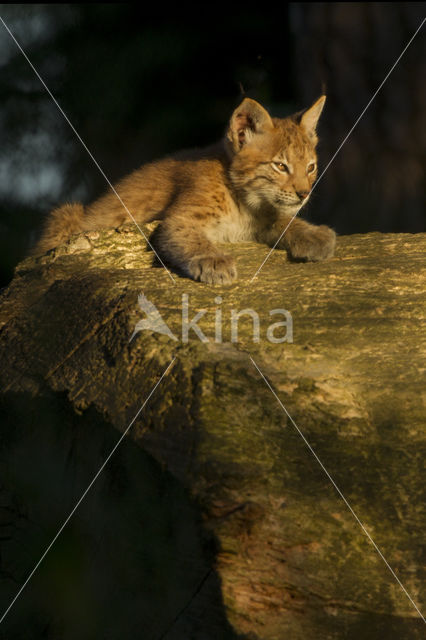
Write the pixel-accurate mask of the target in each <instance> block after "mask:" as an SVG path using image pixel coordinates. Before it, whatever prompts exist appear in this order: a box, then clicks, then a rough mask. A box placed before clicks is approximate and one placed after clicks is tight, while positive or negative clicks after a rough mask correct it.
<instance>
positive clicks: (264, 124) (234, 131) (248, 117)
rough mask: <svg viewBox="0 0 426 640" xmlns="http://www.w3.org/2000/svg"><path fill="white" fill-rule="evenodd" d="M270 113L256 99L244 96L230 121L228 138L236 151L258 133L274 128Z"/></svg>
mask: <svg viewBox="0 0 426 640" xmlns="http://www.w3.org/2000/svg"><path fill="white" fill-rule="evenodd" d="M273 126H274V125H273V122H272V119H271V116H270V115H269V113H268V112H267V111H266V109H264V108H263V107H262V106H261V105H260V104H259V103H258V102H256V100H252V99H251V98H244V100H243V101H242V103H241V104H240V106H239V107H238V108H237V109H235V111H234V113H233V114H232V117H231V121H230V123H229V129H228V132H227V136H226V137H227V138H228V140H230V142H231V144H232V147H233V149H234V151H239V150H240V149H241V147H242V146H243V145H245V144H246V143H247V142H249V141H250V140H251V139H252V138H253V136H254V135H255V134H256V133H263V132H264V131H267V130H268V129H272V128H273Z"/></svg>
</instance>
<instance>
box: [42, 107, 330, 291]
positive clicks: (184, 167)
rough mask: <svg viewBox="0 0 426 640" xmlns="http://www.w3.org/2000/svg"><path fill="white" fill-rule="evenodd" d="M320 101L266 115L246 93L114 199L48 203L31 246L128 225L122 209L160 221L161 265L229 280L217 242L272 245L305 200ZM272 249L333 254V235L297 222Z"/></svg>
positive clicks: (231, 271) (122, 185) (228, 262)
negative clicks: (219, 137) (213, 131)
mask: <svg viewBox="0 0 426 640" xmlns="http://www.w3.org/2000/svg"><path fill="white" fill-rule="evenodd" d="M324 101H325V96H322V97H321V98H320V99H319V100H317V102H316V103H314V104H313V105H312V107H310V108H309V109H307V110H306V111H305V112H301V113H299V114H295V115H294V116H290V117H288V118H284V119H279V118H273V119H272V118H271V117H270V116H269V114H268V112H267V111H266V110H265V109H264V108H263V107H262V106H261V105H260V104H258V103H257V102H255V101H254V100H250V99H248V98H246V99H245V100H244V101H243V102H242V104H241V105H240V106H239V107H238V108H237V109H236V110H235V111H234V113H233V115H232V117H231V120H230V123H229V128H228V130H227V133H226V136H225V139H224V140H223V141H221V142H220V143H218V144H216V145H212V146H210V147H208V148H206V149H202V150H195V151H186V152H181V153H179V154H176V155H175V156H173V157H170V158H166V159H164V160H160V161H158V162H153V163H151V164H148V165H145V166H143V167H141V168H140V169H138V170H137V171H135V172H133V173H132V174H130V175H129V176H127V177H126V178H124V180H122V181H121V182H119V183H118V185H117V186H116V187H115V188H116V191H117V193H118V194H119V196H120V198H121V200H122V202H121V201H120V199H119V198H117V196H116V195H115V194H114V193H113V192H112V191H111V192H109V193H107V194H105V195H104V196H102V197H101V198H99V199H98V200H96V201H95V202H94V203H93V204H91V205H89V206H87V207H85V208H83V206H82V205H80V204H67V205H64V206H62V207H60V208H58V209H55V210H54V211H53V212H52V213H51V214H50V216H49V217H48V219H47V221H46V225H45V228H44V231H43V234H42V237H41V239H40V241H39V243H38V245H37V247H36V249H35V252H36V253H43V252H45V251H47V250H48V249H50V248H52V247H55V246H57V245H59V244H61V243H63V242H65V241H66V240H67V239H68V238H69V237H70V235H72V234H73V233H78V232H80V231H88V230H93V229H102V228H109V227H118V226H120V225H121V224H123V223H128V222H129V221H131V216H130V215H129V212H130V213H131V215H132V216H133V218H134V219H135V220H136V222H138V223H144V222H151V221H153V220H161V224H160V226H159V228H158V230H157V232H156V234H155V236H154V237H155V243H154V244H155V248H156V250H157V251H158V253H159V254H160V256H161V258H162V259H163V260H164V261H165V262H167V263H168V264H169V265H171V266H174V267H176V268H178V269H180V270H181V271H182V272H184V273H186V274H187V275H188V276H189V277H191V278H194V279H196V280H201V281H203V282H209V283H213V284H215V283H229V282H232V281H233V280H234V279H235V278H236V277H237V271H236V266H235V262H234V260H233V258H232V257H231V256H230V255H227V254H224V253H223V252H222V251H220V250H219V249H218V248H217V247H216V243H218V242H241V241H245V240H256V241H258V242H265V243H267V244H269V245H270V246H273V245H274V244H275V242H276V241H277V239H278V238H279V236H280V234H281V233H282V231H283V230H284V228H285V227H286V225H287V224H288V222H289V221H290V220H291V218H292V217H293V216H294V215H295V214H296V213H297V212H298V211H299V209H300V208H301V207H302V206H303V205H304V204H305V203H306V202H307V200H308V199H309V194H310V191H311V189H312V185H313V183H314V181H315V179H316V176H317V167H316V159H317V158H316V152H315V147H316V144H317V141H318V139H317V136H316V132H315V130H316V125H317V122H318V118H319V116H320V114H321V110H322V108H323V105H324ZM123 203H124V204H125V207H124V206H123ZM126 209H127V210H126ZM278 246H279V248H284V249H286V250H287V251H288V252H289V253H290V255H291V256H292V257H293V258H297V259H303V260H322V259H324V258H328V257H330V256H331V255H333V252H334V246H335V233H334V231H332V230H331V229H329V228H328V227H325V226H321V227H316V226H314V225H311V224H309V223H307V222H305V221H303V220H300V219H299V218H297V219H295V220H294V221H293V222H292V224H291V225H290V227H289V228H288V230H287V231H286V233H285V234H284V236H283V238H282V240H281V241H280V243H279V245H278Z"/></svg>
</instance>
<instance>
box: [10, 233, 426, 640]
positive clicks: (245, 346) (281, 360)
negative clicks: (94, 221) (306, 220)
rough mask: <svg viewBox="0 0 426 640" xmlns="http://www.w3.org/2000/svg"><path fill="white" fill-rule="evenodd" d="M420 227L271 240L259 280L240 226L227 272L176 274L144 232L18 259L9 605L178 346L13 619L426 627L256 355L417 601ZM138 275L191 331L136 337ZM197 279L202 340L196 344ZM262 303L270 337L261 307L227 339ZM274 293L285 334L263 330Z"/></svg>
mask: <svg viewBox="0 0 426 640" xmlns="http://www.w3.org/2000/svg"><path fill="white" fill-rule="evenodd" d="M147 230H148V231H150V230H152V227H147ZM425 245H426V236H425V235H424V234H417V235H409V234H404V235H403V234H399V235H382V234H378V233H374V234H367V235H365V236H361V235H359V236H350V237H341V238H339V241H338V250H337V254H336V257H335V258H334V259H332V260H330V261H327V262H324V263H320V264H302V263H297V264H295V263H289V262H287V261H286V258H285V254H283V253H281V252H275V253H274V254H273V255H272V256H271V258H270V259H269V261H268V262H267V263H266V264H265V266H264V268H263V270H262V271H261V273H260V274H259V276H258V278H257V279H256V280H255V281H254V282H253V283H251V284H248V283H249V280H250V278H251V276H252V275H253V274H254V272H255V271H256V269H257V268H258V267H259V265H260V264H261V262H262V260H263V258H264V257H265V255H266V249H265V247H262V246H260V245H255V244H243V245H236V246H234V247H232V252H233V253H234V255H235V256H236V258H237V262H238V267H239V278H240V279H239V281H238V282H237V283H236V284H235V285H233V286H231V287H215V288H213V287H209V286H207V285H202V284H199V283H195V282H192V281H190V280H187V279H184V278H179V277H176V284H173V283H172V282H171V280H170V278H169V276H168V275H167V274H166V272H165V271H163V270H162V269H154V268H152V266H151V262H152V256H151V255H150V254H149V253H148V252H146V251H145V244H144V242H143V239H142V237H141V236H140V235H139V234H138V232H137V231H134V230H133V229H132V227H123V228H121V229H118V230H108V231H105V232H102V233H94V232H91V233H87V234H83V235H80V236H76V237H74V238H73V239H71V241H70V242H69V243H68V244H67V245H64V246H62V247H59V248H58V249H56V250H53V251H51V252H49V253H48V254H46V255H45V256H42V257H40V258H29V259H27V260H26V261H24V262H23V263H21V264H20V265H19V266H18V268H17V271H16V275H15V278H14V280H13V282H12V283H11V285H10V286H9V288H8V289H6V290H4V291H3V293H2V297H1V300H0V353H1V358H2V363H3V367H2V370H1V374H0V379H1V387H2V432H1V452H0V464H1V469H2V479H1V489H2V501H1V510H0V514H1V521H0V526H1V536H0V538H1V556H0V558H1V565H0V571H1V602H2V606H3V607H4V609H6V607H7V606H8V604H9V603H10V601H11V600H12V598H13V597H14V595H15V593H16V592H17V591H18V589H19V587H20V585H21V584H22V583H23V582H24V580H25V578H26V576H28V574H29V573H30V571H31V570H32V569H33V567H34V565H35V563H36V562H37V561H38V559H39V558H40V556H41V554H42V553H43V551H44V550H45V548H46V547H47V545H48V544H49V543H50V541H51V540H52V538H53V537H54V535H55V534H56V532H57V531H58V529H59V527H60V526H61V525H62V523H63V522H64V520H65V518H66V517H67V515H68V514H69V513H70V511H71V510H72V508H73V507H74V505H75V503H76V502H77V501H78V500H79V498H80V496H81V495H82V494H83V491H84V490H85V489H86V487H87V486H88V485H89V483H90V481H91V480H92V478H93V477H94V475H95V473H96V472H97V471H98V469H99V468H100V467H101V465H102V463H103V461H104V460H105V459H106V458H107V456H108V454H109V453H110V451H111V450H112V449H113V447H114V445H115V443H116V442H117V441H118V439H119V437H120V432H121V433H123V432H124V431H125V430H126V428H127V427H128V425H129V424H130V423H131V421H132V419H133V418H134V416H135V415H136V414H137V412H138V411H139V409H140V408H141V406H142V404H143V403H144V401H145V400H146V398H147V397H148V396H149V394H150V392H151V391H152V389H153V387H154V385H155V384H156V383H157V382H158V381H159V379H160V377H161V375H162V374H163V372H164V371H165V369H166V368H167V366H168V365H169V364H170V362H171V361H172V358H175V360H174V361H173V364H172V366H171V368H170V371H169V372H168V374H167V375H166V376H165V377H164V379H163V380H162V381H161V383H160V384H159V386H158V388H157V390H156V391H155V392H154V394H153V395H152V397H151V398H150V399H149V402H148V403H147V405H146V407H145V408H144V409H143V411H142V412H141V413H140V415H139V416H138V418H137V419H136V420H135V422H134V424H133V425H132V427H131V429H130V431H129V434H128V437H126V438H125V439H124V440H123V442H122V443H121V444H120V446H119V447H118V448H117V450H116V451H115V453H114V455H113V456H112V458H111V460H110V461H109V462H108V464H107V465H106V467H105V469H104V470H103V471H102V473H101V474H100V476H99V478H98V479H97V480H96V482H95V484H94V485H93V487H92V488H91V489H90V491H89V493H88V494H87V496H86V497H85V499H84V500H83V501H82V503H81V505H80V506H79V507H78V509H77V511H76V513H75V515H73V517H72V518H71V520H70V522H69V523H68V524H67V526H66V527H65V529H64V531H63V532H62V533H61V534H60V536H59V538H58V540H57V541H56V542H55V544H54V545H53V547H52V549H51V551H50V552H49V554H48V555H47V556H46V559H45V560H44V561H43V563H42V564H41V566H40V568H39V569H38V570H37V572H36V573H35V575H34V577H33V578H32V580H31V581H30V583H29V584H28V586H27V587H26V589H25V590H24V591H23V593H22V595H21V597H20V598H19V599H18V600H17V602H16V604H15V605H14V607H13V608H12V609H11V610H10V612H9V614H8V616H7V618H6V619H5V621H4V622H3V624H2V625H0V637H4V638H7V639H8V640H10V639H14V638H16V639H18V638H21V637H23V636H22V629H23V628H25V629H31V631H30V632H28V637H29V638H54V639H55V640H58V639H62V638H63V639H64V640H68V639H71V638H76V637H78V638H94V637H105V638H111V639H115V638H127V637H129V638H134V637H143V638H147V639H148V640H151V639H152V640H157V639H158V640H160V639H161V638H166V639H167V640H180V639H182V640H183V639H185V640H188V639H190V638H194V640H204V639H205V640H209V639H210V638H211V639H213V638H221V639H222V638H223V639H227V638H230V639H233V638H234V639H237V638H253V639H258V640H284V639H285V638H291V640H302V639H303V640H305V639H306V638H313V637H319V638H330V639H332V640H334V639H335V640H338V639H339V640H340V639H342V638H345V639H346V638H347V639H349V640H351V639H354V640H355V638H356V639H358V638H360V637H362V638H365V639H373V638H378V637H381V638H394V637H401V638H405V637H406V638H413V639H415V638H420V637H422V636H421V634H422V633H423V629H424V623H423V621H422V620H421V618H420V617H419V615H418V613H417V611H416V609H415V608H414V606H413V604H412V603H411V602H410V600H409V599H408V598H407V596H406V594H405V593H404V592H403V591H402V589H401V587H400V586H399V584H398V583H397V582H396V580H395V579H394V577H393V576H392V575H391V573H390V572H389V570H388V569H387V567H386V566H385V564H384V563H383V561H382V559H381V558H380V557H379V555H378V554H377V552H376V551H375V549H374V548H373V546H372V545H371V544H370V543H369V541H368V539H367V538H366V536H365V534H364V533H363V531H362V530H361V528H360V527H359V524H358V523H357V522H356V520H355V519H354V518H353V516H352V514H351V513H350V511H349V510H348V509H347V507H346V505H345V504H344V502H343V501H342V499H341V497H340V496H339V495H338V493H337V492H336V491H335V489H334V488H333V486H332V484H331V483H330V481H329V479H328V478H327V476H326V475H325V473H324V471H323V470H322V469H321V467H320V466H319V464H318V462H317V460H316V459H315V458H314V457H313V456H312V453H311V452H310V451H309V449H308V448H307V447H306V444H305V442H304V441H303V439H302V438H301V437H300V434H299V433H298V431H297V430H296V429H295V428H294V425H293V424H292V422H291V420H289V419H288V418H287V415H286V413H285V412H284V411H283V409H282V408H281V406H280V405H279V403H278V402H277V400H276V398H275V397H274V395H273V394H272V393H271V391H270V389H269V388H268V387H267V386H266V384H265V382H264V380H263V379H262V378H261V377H260V375H259V373H258V372H257V370H256V368H255V367H254V366H253V364H252V361H251V360H250V356H251V357H252V358H253V359H254V361H255V362H256V363H257V364H258V366H259V367H260V369H261V370H262V372H263V373H264V374H265V376H267V378H268V380H269V382H270V384H271V386H272V388H273V389H274V391H275V393H276V394H277V396H278V397H279V398H280V400H281V402H282V404H283V406H284V407H285V408H286V409H287V411H288V413H289V414H290V415H291V416H292V419H293V420H294V421H295V423H296V424H297V425H298V427H299V428H300V429H301V431H302V432H303V433H304V435H305V437H306V439H307V441H308V442H309V443H310V445H311V446H312V447H313V449H314V450H315V452H316V454H317V455H318V457H319V459H320V460H321V461H322V462H323V464H324V466H325V467H326V468H327V470H328V472H329V473H330V475H331V476H332V478H333V479H334V480H335V482H336V484H337V486H338V487H339V488H340V490H341V491H342V493H343V494H344V496H345V497H346V499H347V500H348V502H349V503H350V504H351V506H352V507H353V509H354V510H355V512H356V513H357V515H358V516H359V518H360V519H361V521H362V522H363V523H364V525H365V526H366V528H367V529H368V531H369V533H370V534H371V536H372V538H373V539H374V541H375V542H376V544H377V545H378V547H379V548H380V550H381V551H382V553H383V554H384V556H385V558H386V559H387V561H388V562H389V564H390V566H391V567H392V568H393V570H394V571H395V573H396V574H397V576H398V577H399V579H400V580H401V582H402V584H403V585H404V587H405V588H406V589H407V591H408V593H409V594H410V596H411V598H412V599H413V601H414V603H416V605H417V606H418V607H419V608H421V604H422V593H421V584H422V582H423V583H424V574H423V573H422V571H423V567H424V563H423V562H422V557H421V534H420V532H421V531H422V527H423V526H424V520H423V518H422V512H421V505H422V493H423V482H422V478H421V459H422V456H421V447H422V446H423V444H424V437H423V435H422V430H421V422H422V419H423V417H424V405H423V403H422V393H424V383H423V381H422V379H421V369H422V366H424V364H422V362H423V358H424V356H423V354H422V351H421V346H422V342H421V340H422V336H421V331H420V322H419V320H420V318H419V314H420V306H419V302H420V300H421V297H422V295H424V277H423V276H422V271H421V265H422V262H423V260H424V251H425ZM228 249H229V248H228ZM141 292H143V293H144V295H145V296H146V298H147V299H148V300H149V301H151V302H152V303H153V304H155V306H156V308H157V310H158V311H159V312H160V313H161V316H162V319H163V320H164V321H165V322H166V323H167V325H168V327H169V328H170V330H171V332H172V333H173V334H174V335H175V337H176V338H177V339H176V340H173V339H172V338H171V337H170V336H167V335H163V334H161V333H158V332H153V331H146V330H143V331H140V332H138V333H137V334H136V335H135V337H134V338H133V340H131V341H130V342H129V338H130V337H131V335H132V333H133V330H134V327H135V325H136V323H137V322H138V321H140V320H141V318H143V317H144V314H143V313H142V311H141V309H140V308H139V306H138V304H137V298H138V294H140V293H141ZM183 294H185V296H187V297H186V298H185V300H187V304H188V313H189V318H190V319H192V318H193V317H194V316H195V314H196V313H197V312H199V311H200V310H202V309H203V310H205V313H204V314H203V315H202V317H201V319H200V321H199V323H198V325H199V327H200V329H201V330H202V332H203V334H204V336H206V338H207V340H206V341H205V342H202V341H201V340H200V339H199V337H197V335H196V334H195V332H194V331H192V330H191V331H190V332H189V335H188V337H189V339H188V341H187V342H185V341H182V339H181V331H182V326H181V325H182V311H181V309H182V295H183ZM218 296H220V297H221V298H222V299H221V300H219V299H218ZM185 304H186V303H185ZM218 308H220V314H219V312H218ZM247 308H250V309H252V310H254V311H255V312H256V313H257V314H258V318H259V336H260V337H259V341H254V340H253V315H251V316H247V315H246V316H244V317H241V319H240V322H239V325H238V340H237V341H235V340H234V341H232V340H231V338H232V333H231V324H230V318H231V312H232V309H234V310H237V311H241V310H243V309H247ZM273 309H281V310H282V309H285V310H287V311H288V312H290V313H291V317H292V322H293V342H289V341H285V342H281V343H273V342H271V341H270V340H268V339H267V328H268V326H270V325H271V323H272V322H276V318H274V317H272V316H271V315H270V314H269V312H270V311H271V310H273ZM279 319H280V320H281V319H282V317H280V318H279ZM219 321H220V322H219ZM218 324H220V330H221V333H222V340H221V342H218V341H215V336H216V337H218ZM287 328H288V327H287ZM274 335H275V337H277V336H278V335H279V331H278V330H277V331H275V333H274ZM289 337H290V336H289V334H288V333H287V338H289ZM2 633H3V634H4V635H3V636H2V635H1V634H2ZM26 637H27V636H26Z"/></svg>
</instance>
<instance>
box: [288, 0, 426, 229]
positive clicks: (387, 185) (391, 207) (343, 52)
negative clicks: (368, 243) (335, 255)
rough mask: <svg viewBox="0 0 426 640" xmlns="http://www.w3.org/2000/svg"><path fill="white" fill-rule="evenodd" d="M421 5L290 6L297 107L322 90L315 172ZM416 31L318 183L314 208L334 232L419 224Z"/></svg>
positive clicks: (425, 140)
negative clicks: (325, 100)
mask: <svg viewBox="0 0 426 640" xmlns="http://www.w3.org/2000/svg"><path fill="white" fill-rule="evenodd" d="M422 14H423V12H422V4H421V3H376V2H371V3H358V2H355V3H352V2H351V3H340V2H339V3H332V2H324V3H315V4H314V3H306V4H305V3H293V4H292V5H291V9H290V18H291V26H292V31H293V34H294V43H295V76H296V85H297V87H298V91H299V96H298V98H299V99H300V103H301V104H309V102H310V101H311V100H312V99H314V98H315V97H317V95H319V93H320V92H321V91H324V90H325V91H326V93H327V96H328V103H327V105H326V111H325V113H324V116H323V121H322V126H321V129H320V132H321V134H322V135H321V149H322V151H321V158H322V163H321V164H322V167H323V168H324V167H325V166H326V165H327V163H328V161H329V160H330V159H331V158H332V156H333V154H334V153H335V151H336V150H337V148H338V147H339V145H340V144H341V142H342V141H343V140H344V138H345V136H346V135H347V133H348V132H349V130H350V129H351V127H352V126H353V125H354V123H355V121H356V120H357V118H358V117H359V116H360V114H361V113H362V111H363V109H364V108H365V106H366V105H367V103H368V102H369V100H370V99H371V98H372V97H373V95H374V93H375V92H376V90H377V89H378V87H379V85H380V84H381V82H382V81H383V80H384V78H385V77H386V75H387V73H388V72H389V71H390V69H391V67H392V65H393V64H394V62H395V61H396V60H397V58H398V56H399V55H400V54H401V53H402V51H403V50H404V48H405V46H406V45H407V43H408V42H409V40H410V38H411V37H412V36H413V34H414V33H415V31H416V29H417V28H418V27H419V25H420V23H421V20H422V18H423V15H422ZM425 66H426V56H425V33H424V28H422V29H421V31H420V32H419V33H418V34H417V36H416V38H415V39H414V40H413V42H412V43H411V45H410V46H409V47H408V49H407V51H406V53H405V54H404V56H403V57H402V59H401V61H400V62H399V63H398V64H397V65H396V67H395V69H394V71H393V72H392V73H391V75H390V76H389V78H388V80H387V81H386V82H385V84H384V86H383V88H382V89H381V90H380V92H379V93H378V95H377V97H376V98H375V99H374V101H373V102H372V104H371V106H370V107H369V108H368V110H367V112H366V114H365V115H364V116H363V117H362V119H361V120H360V122H359V124H358V125H357V127H356V128H355V130H354V132H353V133H352V134H351V136H350V138H349V139H348V141H347V142H346V143H345V145H344V146H343V148H342V150H341V151H340V153H339V154H338V156H337V157H336V159H335V160H334V162H333V163H332V165H331V166H330V169H329V170H328V171H327V174H326V176H325V177H324V179H323V180H322V181H321V185H320V186H318V190H317V194H316V198H315V200H316V204H315V211H316V212H318V213H319V215H322V216H323V217H324V219H327V221H328V222H330V223H331V224H334V225H335V226H336V228H337V229H338V230H339V231H341V232H354V231H361V232H362V231H368V230H372V229H373V228H374V229H377V230H380V231H400V230H402V229H404V231H411V232H416V231H419V230H421V229H423V228H424V210H425V208H424V200H425V198H424V196H425V186H424V185H425V181H424V177H425V176H424V167H425V160H426V158H425V156H426V85H425V82H424V78H425V76H426V69H425Z"/></svg>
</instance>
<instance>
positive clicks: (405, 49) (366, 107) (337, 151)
mask: <svg viewBox="0 0 426 640" xmlns="http://www.w3.org/2000/svg"><path fill="white" fill-rule="evenodd" d="M425 21H426V18H423V20H422V22H421V23H420V25H419V26H418V27H417V29H416V31H415V33H414V34H413V35H412V36H411V38H410V40H409V41H408V43H407V44H406V45H405V47H404V49H403V51H402V53H401V54H400V55H399V56H398V58H397V59H396V60H395V62H394V63H393V65H392V67H391V68H390V69H389V71H388V72H387V74H386V76H385V78H384V80H383V81H382V82H381V83H380V85H379V87H378V88H377V89H376V91H375V93H374V95H373V97H372V98H371V99H370V100H369V102H368V103H367V104H366V106H365V107H364V109H363V110H362V112H361V114H360V115H359V116H358V118H357V119H356V121H355V123H354V125H353V126H352V128H351V129H350V131H349V133H348V134H347V135H346V137H345V138H344V139H343V140H342V142H341V143H340V145H339V147H338V148H337V150H336V151H335V153H334V155H333V157H332V158H331V160H330V162H329V163H328V164H327V166H326V168H325V169H324V171H323V172H322V173H321V174H320V176H319V178H318V180H317V181H316V182H315V184H314V186H313V187H312V190H311V193H312V192H313V191H314V189H315V188H316V187H317V185H318V183H319V181H320V180H321V178H322V177H323V176H324V174H325V173H326V171H327V170H328V168H329V166H330V165H331V163H332V162H333V161H334V158H335V157H336V156H337V154H338V153H339V151H340V149H341V148H342V147H343V145H344V144H345V142H346V141H347V139H348V138H349V136H350V135H351V133H352V131H353V130H354V129H355V127H356V126H357V124H358V122H359V121H360V120H361V118H362V117H363V115H364V114H365V112H366V111H367V109H368V107H369V106H370V104H371V103H372V102H373V100H374V99H375V97H376V96H377V94H378V93H379V91H380V89H381V88H382V87H383V85H384V84H385V82H386V80H387V79H388V78H389V76H390V74H391V73H392V71H393V70H394V69H395V67H396V65H397V64H398V62H399V61H400V60H401V58H402V56H403V55H404V53H405V52H406V51H407V49H408V47H409V46H410V44H411V43H412V42H413V40H414V38H415V37H416V35H417V34H418V32H419V31H420V29H421V28H422V26H423V25H424V23H425ZM299 211H300V209H299ZM299 211H298V212H297V213H295V214H294V216H293V217H292V218H291V220H290V222H289V223H288V224H287V226H286V228H285V229H284V231H283V232H282V233H281V235H280V237H279V238H278V240H277V241H276V243H275V244H274V246H273V247H272V249H271V250H270V251H269V253H268V255H267V256H266V258H265V259H264V261H263V262H262V264H261V265H260V267H259V268H258V270H257V271H256V273H255V274H254V276H253V277H252V278H251V280H250V281H249V283H250V284H251V283H252V282H253V280H254V279H255V278H256V276H257V274H258V273H259V272H260V270H261V269H262V267H263V265H264V264H265V262H266V261H267V260H268V259H269V257H270V255H271V253H272V252H273V251H274V249H275V247H276V246H277V244H278V243H279V242H280V240H281V239H282V238H283V236H284V234H285V232H286V231H287V229H288V228H289V226H290V225H291V223H292V222H293V220H294V219H295V217H296V216H297V214H298V213H299Z"/></svg>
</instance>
